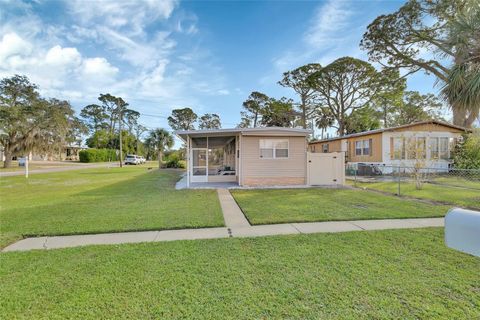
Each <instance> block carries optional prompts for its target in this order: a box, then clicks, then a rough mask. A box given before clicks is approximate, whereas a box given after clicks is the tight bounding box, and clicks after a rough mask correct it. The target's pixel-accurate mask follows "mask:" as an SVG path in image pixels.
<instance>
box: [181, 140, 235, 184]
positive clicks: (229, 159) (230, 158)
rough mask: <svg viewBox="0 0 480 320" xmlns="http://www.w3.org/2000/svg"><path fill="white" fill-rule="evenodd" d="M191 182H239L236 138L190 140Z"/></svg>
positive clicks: (189, 169) (189, 170) (189, 168)
mask: <svg viewBox="0 0 480 320" xmlns="http://www.w3.org/2000/svg"><path fill="white" fill-rule="evenodd" d="M187 145H188V149H189V151H190V157H189V159H190V161H189V164H188V174H189V176H190V182H192V183H195V182H237V181H238V179H237V176H238V172H237V168H238V163H237V156H236V154H237V150H238V142H237V137H236V136H213V137H211V136H207V137H191V138H189V139H188V143H187Z"/></svg>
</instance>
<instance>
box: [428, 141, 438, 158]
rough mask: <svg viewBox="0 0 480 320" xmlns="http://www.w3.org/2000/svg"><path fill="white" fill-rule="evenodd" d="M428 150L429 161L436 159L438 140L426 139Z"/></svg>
mask: <svg viewBox="0 0 480 320" xmlns="http://www.w3.org/2000/svg"><path fill="white" fill-rule="evenodd" d="M428 148H429V149H430V159H438V138H430V139H428Z"/></svg>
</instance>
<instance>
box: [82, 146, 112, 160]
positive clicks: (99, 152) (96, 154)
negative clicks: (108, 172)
mask: <svg viewBox="0 0 480 320" xmlns="http://www.w3.org/2000/svg"><path fill="white" fill-rule="evenodd" d="M78 156H79V158H80V162H107V161H116V160H118V157H117V151H116V150H114V149H93V148H92V149H87V150H82V151H80V152H79V153H78Z"/></svg>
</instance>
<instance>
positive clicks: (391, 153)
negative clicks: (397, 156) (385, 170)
mask: <svg viewBox="0 0 480 320" xmlns="http://www.w3.org/2000/svg"><path fill="white" fill-rule="evenodd" d="M393 150H394V149H393V137H390V160H393Z"/></svg>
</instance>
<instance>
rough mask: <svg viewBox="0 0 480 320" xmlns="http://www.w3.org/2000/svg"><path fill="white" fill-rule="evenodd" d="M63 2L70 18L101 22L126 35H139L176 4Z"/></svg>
mask: <svg viewBox="0 0 480 320" xmlns="http://www.w3.org/2000/svg"><path fill="white" fill-rule="evenodd" d="M67 4H68V5H69V8H70V13H71V15H72V16H73V17H77V18H78V19H79V20H80V21H81V22H82V23H83V24H99V23H100V24H103V25H104V26H106V27H109V28H112V29H123V30H124V32H126V33H127V34H128V35H138V34H143V31H144V28H145V26H146V25H148V24H150V23H152V22H153V21H155V20H157V19H168V18H169V17H170V15H171V14H172V12H173V10H174V9H175V7H176V5H177V1H175V0H161V1H155V0H143V1H138V0H123V1H117V0H103V1H89V2H88V3H87V4H86V3H85V1H84V0H71V1H68V2H67Z"/></svg>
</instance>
